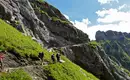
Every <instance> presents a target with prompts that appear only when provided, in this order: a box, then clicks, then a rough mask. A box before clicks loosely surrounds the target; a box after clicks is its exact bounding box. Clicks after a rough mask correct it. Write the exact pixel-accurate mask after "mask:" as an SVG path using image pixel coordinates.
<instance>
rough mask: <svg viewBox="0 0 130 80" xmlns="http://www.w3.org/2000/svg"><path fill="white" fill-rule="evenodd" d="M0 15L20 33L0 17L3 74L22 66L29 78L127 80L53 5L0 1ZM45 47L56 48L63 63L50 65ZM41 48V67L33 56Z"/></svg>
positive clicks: (35, 0)
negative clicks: (4, 53) (4, 67)
mask: <svg viewBox="0 0 130 80" xmlns="http://www.w3.org/2000/svg"><path fill="white" fill-rule="evenodd" d="M0 18H1V19H2V20H4V21H5V22H6V23H8V24H10V25H12V26H13V27H14V28H16V29H17V30H19V31H20V32H22V34H21V33H20V32H18V31H17V30H15V29H14V28H12V26H9V25H7V24H6V23H5V22H3V21H2V20H1V23H2V24H1V26H0V27H1V30H2V33H0V34H1V36H2V37H3V38H0V41H1V42H2V43H1V44H0V45H1V49H7V50H8V55H7V57H6V58H5V61H4V63H5V66H6V67H7V68H6V70H5V71H8V72H9V73H5V74H6V75H7V76H8V75H9V77H11V73H10V72H12V71H13V70H16V72H12V74H15V73H17V69H21V68H22V70H23V71H26V73H21V74H29V75H30V76H31V77H32V79H33V80H44V79H45V80H47V79H48V80H55V79H56V80H97V78H96V77H98V78H99V79H101V80H129V79H130V77H129V75H128V74H129V71H127V70H125V69H123V68H122V67H119V68H117V67H116V66H117V65H115V63H116V62H114V61H113V60H111V59H110V58H109V56H108V55H107V54H106V53H105V52H104V50H103V49H102V47H101V46H100V45H99V44H98V43H96V42H90V40H89V38H88V35H87V34H85V33H83V32H82V31H80V30H78V29H77V28H75V27H74V26H73V24H72V23H70V22H69V21H68V20H67V19H66V18H65V17H64V16H63V15H62V13H61V12H60V11H59V10H58V9H57V8H55V7H54V6H52V5H50V4H48V3H47V2H45V1H41V0H0ZM7 26H8V27H9V28H7ZM6 29H7V30H6ZM3 31H4V32H3ZM7 35H8V36H9V37H7ZM5 39H6V40H5ZM32 39H33V40H34V41H35V42H34V41H33V40H32ZM37 42H38V43H39V44H40V45H41V46H42V47H43V49H42V47H40V45H39V44H38V43H37ZM45 48H46V49H45ZM47 49H48V50H50V49H56V51H59V52H60V53H61V54H63V55H64V56H62V59H63V60H64V61H65V63H61V64H60V63H55V64H52V62H51V59H50V55H51V54H52V53H56V51H54V52H48V50H47ZM41 51H43V52H44V53H45V58H44V65H43V66H41V65H40V62H39V60H38V58H37V55H38V53H39V52H41ZM65 56H66V57H67V58H68V59H69V60H68V59H67V58H66V57H65ZM8 61H9V62H8ZM71 61H72V62H73V63H72V62H71ZM74 63H75V64H74ZM76 64H77V65H78V66H77V65H76ZM79 66H80V67H82V68H83V69H84V70H83V69H82V68H80V67H79ZM124 70H125V71H126V72H124ZM18 72H19V70H18ZM88 72H90V73H92V74H93V75H95V76H96V77H94V76H93V75H92V74H90V73H88ZM19 75H20V74H18V77H20V76H19ZM2 76H3V78H4V77H6V76H5V75H2ZM16 77H17V75H16ZM16 77H15V78H16ZM21 77H22V76H21ZM27 78H28V76H27Z"/></svg>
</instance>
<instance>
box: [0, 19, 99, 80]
mask: <svg viewBox="0 0 130 80" xmlns="http://www.w3.org/2000/svg"><path fill="white" fill-rule="evenodd" d="M0 32H1V33H0V49H5V50H7V51H8V53H7V54H6V58H5V59H4V65H5V66H4V67H5V69H7V70H8V72H6V71H3V72H0V74H1V75H0V80H16V79H18V80H32V79H33V80H50V79H51V80H92V79H93V80H98V79H97V78H96V77H95V76H93V75H92V74H90V73H88V72H87V71H85V70H83V69H82V68H80V67H79V66H77V65H76V64H74V63H72V62H71V61H69V60H68V59H67V58H66V57H64V56H62V59H63V60H64V61H65V63H55V64H52V62H51V59H50V56H51V54H52V52H50V53H49V52H48V51H47V50H46V49H42V47H41V46H40V45H39V44H38V43H36V42H35V41H33V40H32V39H31V38H30V37H29V36H24V35H23V34H22V33H20V32H19V31H17V30H16V29H15V28H13V27H12V26H10V25H8V24H7V23H5V22H4V21H2V20H1V19H0ZM39 52H44V53H45V57H44V62H46V65H45V66H42V65H40V63H39V62H40V60H39V59H38V53H39ZM53 53H55V52H53ZM9 59H10V60H9ZM36 66H37V67H36ZM38 66H39V67H38ZM31 68H34V69H33V71H31V72H30V71H29V69H30V70H31ZM36 68H37V69H39V72H38V73H41V74H42V75H40V74H37V76H36V75H34V73H36V72H37V69H36ZM11 69H12V70H11ZM32 73H33V74H32ZM23 75H24V76H23Z"/></svg>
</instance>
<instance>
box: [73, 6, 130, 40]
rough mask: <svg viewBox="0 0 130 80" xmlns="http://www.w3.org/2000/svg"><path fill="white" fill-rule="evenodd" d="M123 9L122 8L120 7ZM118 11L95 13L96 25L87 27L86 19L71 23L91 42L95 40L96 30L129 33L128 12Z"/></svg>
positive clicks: (87, 21) (129, 14) (104, 10)
mask: <svg viewBox="0 0 130 80" xmlns="http://www.w3.org/2000/svg"><path fill="white" fill-rule="evenodd" d="M121 8H124V7H123V6H122V7H120V9H121ZM120 9H119V8H118V9H112V8H111V9H108V10H106V9H103V10H99V11H97V12H96V13H97V15H98V16H99V18H98V19H97V22H98V25H93V26H89V24H91V22H90V21H89V19H88V18H86V19H83V20H82V21H77V20H75V21H71V22H72V23H73V24H74V26H75V27H76V28H78V29H80V30H82V31H83V32H85V33H87V34H88V35H89V38H90V39H91V40H95V34H96V32H97V31H98V30H100V31H107V30H113V31H121V32H130V12H129V11H127V12H125V11H122V10H120Z"/></svg>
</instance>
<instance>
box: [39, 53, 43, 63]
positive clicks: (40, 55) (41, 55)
mask: <svg viewBox="0 0 130 80" xmlns="http://www.w3.org/2000/svg"><path fill="white" fill-rule="evenodd" d="M38 57H39V59H40V61H41V62H42V65H43V57H44V53H43V52H41V53H39V55H38Z"/></svg>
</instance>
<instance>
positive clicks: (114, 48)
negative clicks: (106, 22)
mask: <svg viewBox="0 0 130 80" xmlns="http://www.w3.org/2000/svg"><path fill="white" fill-rule="evenodd" d="M96 41H98V42H99V43H100V44H101V46H102V47H103V48H104V50H105V52H106V54H107V55H108V56H109V57H110V58H111V59H112V60H113V61H115V62H116V63H117V65H118V66H120V67H124V68H125V69H127V70H128V71H130V67H129V66H130V50H129V48H130V34H129V33H123V32H116V31H111V30H109V31H107V32H103V31H97V33H96ZM128 71H127V72H128Z"/></svg>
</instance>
